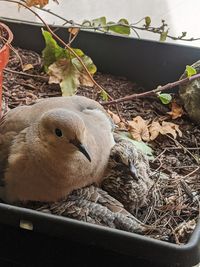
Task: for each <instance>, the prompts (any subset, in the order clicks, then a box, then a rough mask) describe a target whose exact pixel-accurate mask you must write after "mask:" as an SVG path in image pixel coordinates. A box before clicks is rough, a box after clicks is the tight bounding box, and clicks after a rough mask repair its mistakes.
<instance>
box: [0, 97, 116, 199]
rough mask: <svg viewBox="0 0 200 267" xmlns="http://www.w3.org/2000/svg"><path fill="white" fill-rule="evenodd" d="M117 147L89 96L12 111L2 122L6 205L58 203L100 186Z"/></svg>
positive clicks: (106, 121) (1, 159)
mask: <svg viewBox="0 0 200 267" xmlns="http://www.w3.org/2000/svg"><path fill="white" fill-rule="evenodd" d="M113 144H114V140H113V135H112V125H111V122H110V120H109V118H108V117H107V115H106V113H105V111H104V109H103V108H102V107H101V105H100V104H98V103H97V102H96V101H94V100H91V99H88V98H85V97H82V96H72V97H57V98H49V99H44V100H41V101H39V102H38V103H36V104H34V105H33V106H22V107H17V108H15V109H13V110H11V111H10V112H8V113H7V114H6V115H5V116H4V117H3V118H2V120H1V122H0V170H1V173H0V174H1V175H2V178H3V181H4V183H5V186H4V194H5V200H6V202H11V203H12V202H17V201H42V202H55V201H58V200H60V199H62V198H64V197H66V196H67V195H68V194H70V193H71V192H72V191H73V190H74V189H77V188H81V187H84V186H86V185H89V184H92V183H96V184H99V183H100V182H101V180H102V176H103V174H104V171H105V169H106V166H107V162H108V158H109V154H110V150H111V148H112V146H113Z"/></svg>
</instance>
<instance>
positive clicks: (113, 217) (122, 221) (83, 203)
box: [23, 185, 148, 233]
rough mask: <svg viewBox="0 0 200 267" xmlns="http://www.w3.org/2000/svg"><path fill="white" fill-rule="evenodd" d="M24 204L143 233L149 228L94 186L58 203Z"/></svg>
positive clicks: (79, 190)
mask: <svg viewBox="0 0 200 267" xmlns="http://www.w3.org/2000/svg"><path fill="white" fill-rule="evenodd" d="M23 206H24V205H23ZM25 207H26V208H31V209H36V210H37V211H40V212H45V213H50V214H55V215H60V216H64V217H69V218H73V219H76V220H80V221H85V222H89V223H93V224H97V225H102V226H108V227H111V228H116V229H121V230H124V231H128V232H135V233H143V232H144V231H146V230H148V226H146V225H144V224H143V223H141V222H140V221H139V220H137V219H136V218H135V217H134V216H133V215H132V214H130V213H129V212H128V211H126V210H125V209H124V206H123V205H122V204H121V203H120V202H119V201H117V200H116V199H114V198H113V197H111V196H110V195H109V194H108V193H107V192H105V191H104V190H102V189H101V188H98V187H97V186H94V185H90V186H87V187H84V188H80V189H77V190H74V191H73V192H72V193H71V194H70V195H69V196H68V197H67V198H66V199H63V200H61V201H59V202H55V203H47V204H45V203H32V202H29V203H26V205H25Z"/></svg>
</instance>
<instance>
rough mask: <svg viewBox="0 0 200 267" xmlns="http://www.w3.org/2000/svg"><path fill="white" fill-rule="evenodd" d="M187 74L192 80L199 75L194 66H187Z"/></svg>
mask: <svg viewBox="0 0 200 267" xmlns="http://www.w3.org/2000/svg"><path fill="white" fill-rule="evenodd" d="M186 74H187V77H188V78H190V77H191V76H193V75H195V74H197V71H196V69H195V68H193V67H192V66H189V65H187V66H186Z"/></svg>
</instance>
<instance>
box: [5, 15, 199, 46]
mask: <svg viewBox="0 0 200 267" xmlns="http://www.w3.org/2000/svg"><path fill="white" fill-rule="evenodd" d="M0 21H3V22H4V21H5V22H10V23H15V24H24V25H29V26H38V27H41V28H42V27H45V25H44V24H43V23H41V22H38V21H27V20H20V19H15V18H14V19H12V18H7V17H3V16H2V17H1V16H0ZM47 24H48V25H49V26H50V27H53V28H59V29H67V28H70V26H69V27H67V26H63V25H59V24H56V23H55V24H52V23H47ZM81 32H87V33H90V34H95V35H106V36H111V37H112V38H117V39H118V38H122V39H133V40H137V41H139V42H143V43H144V42H145V43H156V44H157V45H161V46H172V47H173V46H180V47H186V48H191V49H198V50H200V47H199V46H191V45H186V44H180V43H175V42H174V43H171V42H161V41H159V40H152V39H147V38H140V39H139V38H136V37H134V36H125V35H121V34H117V33H116V34H114V33H102V32H96V31H92V30H87V29H81Z"/></svg>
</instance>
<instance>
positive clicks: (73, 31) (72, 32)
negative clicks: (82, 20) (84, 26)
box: [68, 28, 80, 35]
mask: <svg viewBox="0 0 200 267" xmlns="http://www.w3.org/2000/svg"><path fill="white" fill-rule="evenodd" d="M79 30H80V29H79V28H69V29H68V32H69V33H71V34H72V35H76V34H78V32H79Z"/></svg>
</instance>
